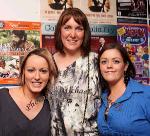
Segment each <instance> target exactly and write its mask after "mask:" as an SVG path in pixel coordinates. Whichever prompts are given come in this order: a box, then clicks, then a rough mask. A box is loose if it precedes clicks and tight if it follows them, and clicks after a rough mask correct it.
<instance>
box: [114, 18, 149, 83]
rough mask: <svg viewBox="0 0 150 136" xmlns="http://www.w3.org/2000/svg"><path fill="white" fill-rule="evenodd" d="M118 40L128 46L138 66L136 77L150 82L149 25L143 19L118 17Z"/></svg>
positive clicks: (131, 56)
mask: <svg viewBox="0 0 150 136" xmlns="http://www.w3.org/2000/svg"><path fill="white" fill-rule="evenodd" d="M117 34H118V35H117V39H118V41H119V42H120V43H121V44H122V45H123V46H124V47H126V49H127V51H128V53H129V56H130V58H131V60H132V62H133V63H134V66H135V68H136V79H137V80H139V81H140V82H143V83H145V81H146V84H149V53H148V25H147V20H142V19H127V18H120V19H118V29H117Z"/></svg>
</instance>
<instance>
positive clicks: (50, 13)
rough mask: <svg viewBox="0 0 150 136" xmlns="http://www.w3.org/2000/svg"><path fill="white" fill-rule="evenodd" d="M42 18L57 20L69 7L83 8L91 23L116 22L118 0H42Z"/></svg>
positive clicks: (44, 19) (43, 19)
mask: <svg viewBox="0 0 150 136" xmlns="http://www.w3.org/2000/svg"><path fill="white" fill-rule="evenodd" d="M40 5H41V10H40V13H41V20H42V22H43V21H45V22H46V21H52V22H53V21H57V20H58V18H59V16H60V14H61V13H62V11H63V10H65V9H66V8H69V7H76V8H79V9H81V10H82V11H83V12H84V13H85V14H86V16H87V18H88V20H89V22H90V23H97V24H99V23H101V24H116V22H117V21H116V18H117V15H116V0H59V1H55V0H41V3H40Z"/></svg>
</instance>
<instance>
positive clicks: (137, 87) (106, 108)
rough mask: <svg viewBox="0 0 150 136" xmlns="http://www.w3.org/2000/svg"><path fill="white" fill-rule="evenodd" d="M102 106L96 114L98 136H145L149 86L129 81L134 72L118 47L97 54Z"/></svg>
mask: <svg viewBox="0 0 150 136" xmlns="http://www.w3.org/2000/svg"><path fill="white" fill-rule="evenodd" d="M99 69H100V85H101V86H102V104H101V106H100V110H99V113H98V128H99V132H100V135H102V136H106V135H112V136H120V135H121V136H126V135H128V136H149V135H150V131H149V130H150V106H149V103H150V86H145V85H142V84H140V83H138V82H137V81H135V80H133V78H134V77H135V74H136V72H135V68H134V65H133V64H132V62H131V60H130V58H129V56H128V53H127V51H126V49H125V48H124V47H123V46H121V45H120V44H118V43H111V44H106V45H104V46H103V48H102V49H101V50H100V51H99Z"/></svg>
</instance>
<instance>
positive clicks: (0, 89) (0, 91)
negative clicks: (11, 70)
mask: <svg viewBox="0 0 150 136" xmlns="http://www.w3.org/2000/svg"><path fill="white" fill-rule="evenodd" d="M8 90H9V89H8V88H0V93H2V92H6V91H8Z"/></svg>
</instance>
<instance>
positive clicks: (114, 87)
mask: <svg viewBox="0 0 150 136" xmlns="http://www.w3.org/2000/svg"><path fill="white" fill-rule="evenodd" d="M109 88H110V94H109V96H108V98H110V99H112V100H113V101H115V100H116V99H117V98H119V97H120V96H122V95H123V93H124V92H125V89H126V86H125V84H124V82H123V81H122V80H121V81H119V82H117V83H116V84H111V85H109Z"/></svg>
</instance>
